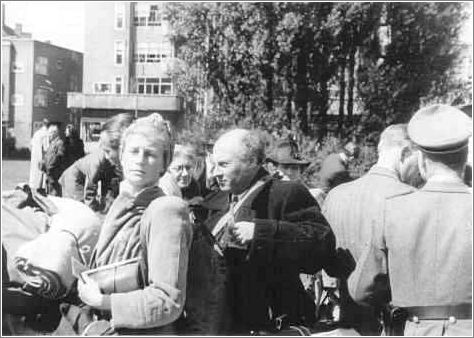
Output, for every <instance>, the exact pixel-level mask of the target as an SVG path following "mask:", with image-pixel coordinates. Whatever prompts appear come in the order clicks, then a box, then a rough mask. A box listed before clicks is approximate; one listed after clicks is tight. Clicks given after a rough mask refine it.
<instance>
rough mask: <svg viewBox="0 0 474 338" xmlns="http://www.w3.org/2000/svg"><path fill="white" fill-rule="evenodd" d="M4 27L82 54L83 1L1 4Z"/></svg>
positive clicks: (6, 2)
mask: <svg viewBox="0 0 474 338" xmlns="http://www.w3.org/2000/svg"><path fill="white" fill-rule="evenodd" d="M3 4H5V23H6V24H7V26H9V27H11V28H15V23H21V24H22V25H23V31H24V32H28V33H32V34H33V39H35V40H39V41H45V40H50V41H51V43H52V44H54V45H57V46H60V47H65V48H69V49H73V50H75V51H78V52H84V2H83V1H2V5H3Z"/></svg>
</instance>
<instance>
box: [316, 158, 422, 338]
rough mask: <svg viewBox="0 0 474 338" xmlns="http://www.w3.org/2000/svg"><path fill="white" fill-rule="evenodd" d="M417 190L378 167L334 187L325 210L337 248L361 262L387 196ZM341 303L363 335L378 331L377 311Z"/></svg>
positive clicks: (392, 173) (344, 317) (388, 171)
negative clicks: (346, 251) (347, 252)
mask: <svg viewBox="0 0 474 338" xmlns="http://www.w3.org/2000/svg"><path fill="white" fill-rule="evenodd" d="M414 190H415V189H414V188H412V187H410V186H409V185H407V184H404V183H402V182H401V181H400V180H399V178H398V176H397V173H396V172H394V171H393V170H390V169H388V168H383V167H378V166H374V167H372V168H371V169H370V170H369V172H368V173H367V174H365V175H364V176H362V177H361V178H359V179H357V180H355V181H352V182H349V183H345V184H341V185H339V186H337V187H335V188H334V189H333V190H331V191H330V192H329V194H328V196H327V197H326V199H325V201H324V204H323V210H322V211H323V215H324V217H326V219H327V221H328V222H329V224H330V225H331V228H332V230H333V231H334V234H335V236H336V247H337V248H342V249H345V250H349V252H350V253H351V255H352V257H353V258H354V260H355V261H356V263H358V262H359V261H360V258H361V255H362V252H363V251H364V250H365V248H366V247H367V246H368V245H369V244H370V242H371V240H372V228H373V227H377V226H378V223H377V220H378V218H379V213H380V212H381V210H382V209H383V206H384V200H385V198H387V197H390V196H394V195H398V194H403V193H409V192H412V191H414ZM341 291H342V290H341ZM342 292H343V291H342ZM343 293H344V292H343ZM342 296H343V297H345V296H347V295H344V294H343V295H342ZM341 305H342V309H341V311H342V313H341V315H342V317H343V319H344V320H346V321H350V322H354V323H353V324H355V325H357V326H359V325H362V326H361V327H360V329H361V333H363V334H372V335H374V334H377V332H376V328H377V326H378V324H377V320H376V317H375V313H374V312H375V310H371V309H370V308H367V309H365V308H360V307H356V306H355V304H353V303H352V302H351V300H349V299H343V303H342V304H341ZM370 322H372V323H370ZM367 330H368V331H367Z"/></svg>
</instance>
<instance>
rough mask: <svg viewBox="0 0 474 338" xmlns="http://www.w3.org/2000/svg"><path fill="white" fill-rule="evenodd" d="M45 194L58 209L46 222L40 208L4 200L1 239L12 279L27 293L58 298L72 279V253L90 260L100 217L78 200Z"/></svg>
mask: <svg viewBox="0 0 474 338" xmlns="http://www.w3.org/2000/svg"><path fill="white" fill-rule="evenodd" d="M47 199H48V200H49V202H52V203H53V204H54V205H55V207H56V208H57V212H56V213H55V214H53V215H50V216H49V218H48V220H49V222H46V224H45V222H44V220H43V218H41V217H40V216H44V214H43V215H42V213H41V212H37V211H35V212H32V211H31V210H30V209H28V208H23V209H18V208H14V207H11V205H8V203H3V204H2V211H3V212H2V233H3V237H4V238H3V242H4V245H5V248H6V250H7V257H8V258H7V259H8V267H9V269H8V272H9V275H10V280H12V281H15V282H18V283H20V284H22V285H24V287H25V289H27V290H28V291H29V292H32V293H36V294H38V295H41V296H43V297H45V298H49V299H59V298H62V297H64V296H65V295H66V294H67V293H68V292H69V291H70V289H71V288H72V286H73V284H74V282H75V277H74V276H73V274H72V267H71V257H74V258H76V259H77V260H79V261H81V262H82V263H83V264H89V261H90V257H91V253H92V250H93V248H94V247H95V244H96V243H97V239H98V236H99V232H100V225H101V222H100V219H99V218H98V217H97V216H96V215H95V214H94V212H93V211H92V210H91V209H89V208H88V207H87V206H86V205H84V204H82V203H80V202H77V201H74V200H71V199H67V198H59V197H54V196H48V197H47ZM48 223H49V224H48Z"/></svg>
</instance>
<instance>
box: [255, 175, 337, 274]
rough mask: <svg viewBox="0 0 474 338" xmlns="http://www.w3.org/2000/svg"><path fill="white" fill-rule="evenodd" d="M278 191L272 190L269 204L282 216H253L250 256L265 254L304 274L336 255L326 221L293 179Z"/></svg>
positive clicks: (307, 192)
mask: <svg viewBox="0 0 474 338" xmlns="http://www.w3.org/2000/svg"><path fill="white" fill-rule="evenodd" d="M277 190H278V191H274V192H273V193H271V195H273V196H275V199H274V200H272V199H271V201H270V204H273V206H271V207H274V208H276V209H277V210H276V211H277V214H278V213H279V214H280V215H281V217H276V218H275V219H258V218H257V219H255V234H254V241H253V242H252V245H251V249H250V258H251V257H252V256H253V257H258V256H261V255H264V256H265V259H267V260H270V261H279V262H286V263H287V264H293V265H294V266H298V268H299V269H300V270H301V271H302V272H305V273H314V272H316V271H319V270H320V269H321V268H323V267H324V266H325V265H327V264H328V263H329V262H332V261H333V260H334V259H335V256H336V252H335V238H334V234H333V232H332V230H331V228H330V226H329V224H328V223H327V221H326V219H325V218H324V216H323V215H322V214H321V212H320V209H319V206H318V204H317V202H316V201H315V200H314V198H313V197H312V196H311V194H310V192H309V191H308V190H307V189H306V188H305V187H304V186H303V185H301V184H296V183H294V182H293V183H291V185H288V186H286V189H277ZM278 209H280V210H278Z"/></svg>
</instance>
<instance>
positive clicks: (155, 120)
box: [121, 113, 174, 168]
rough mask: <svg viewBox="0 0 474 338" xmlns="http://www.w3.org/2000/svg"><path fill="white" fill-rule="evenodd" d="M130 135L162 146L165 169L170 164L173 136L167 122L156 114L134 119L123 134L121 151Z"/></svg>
mask: <svg viewBox="0 0 474 338" xmlns="http://www.w3.org/2000/svg"><path fill="white" fill-rule="evenodd" d="M131 135H142V136H144V137H146V138H148V139H149V140H151V141H152V142H153V143H157V144H161V145H163V150H164V154H163V157H164V158H163V160H164V165H165V168H167V167H168V165H169V164H170V163H171V161H172V159H173V153H174V135H173V131H172V129H171V125H170V123H169V121H167V120H165V119H163V117H162V116H161V115H160V114H158V113H153V114H151V115H148V116H146V117H142V118H139V119H136V120H135V121H134V122H133V123H132V124H131V125H130V126H129V127H128V128H127V129H126V130H125V132H124V133H123V136H122V143H121V146H122V151H123V149H124V148H125V145H126V143H127V138H128V137H129V136H131Z"/></svg>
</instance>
